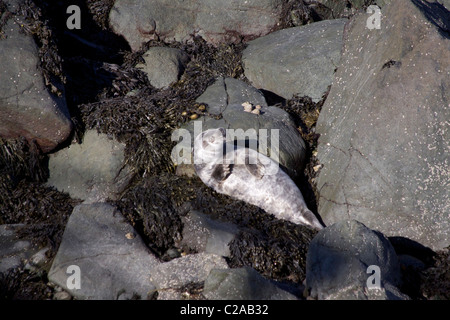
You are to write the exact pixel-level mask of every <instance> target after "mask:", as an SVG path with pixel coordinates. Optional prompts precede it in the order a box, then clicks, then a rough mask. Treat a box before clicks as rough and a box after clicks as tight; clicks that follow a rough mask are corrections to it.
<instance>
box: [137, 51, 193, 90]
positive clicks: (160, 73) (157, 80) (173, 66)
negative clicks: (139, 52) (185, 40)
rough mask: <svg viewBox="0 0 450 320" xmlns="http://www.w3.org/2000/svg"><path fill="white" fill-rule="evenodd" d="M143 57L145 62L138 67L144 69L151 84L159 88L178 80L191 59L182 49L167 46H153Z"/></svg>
mask: <svg viewBox="0 0 450 320" xmlns="http://www.w3.org/2000/svg"><path fill="white" fill-rule="evenodd" d="M143 58H144V60H145V64H138V65H136V68H138V69H142V71H144V72H145V73H146V74H147V77H148V80H149V81H150V84H151V85H152V86H154V87H155V88H157V89H161V88H167V87H169V86H170V85H171V84H172V83H174V82H176V81H178V80H179V79H180V76H181V74H182V73H183V72H184V69H185V67H186V64H187V63H188V61H189V56H188V55H187V54H186V53H185V52H183V51H182V50H180V49H176V48H166V47H152V48H150V49H149V50H148V51H147V52H146V53H144V55H143Z"/></svg>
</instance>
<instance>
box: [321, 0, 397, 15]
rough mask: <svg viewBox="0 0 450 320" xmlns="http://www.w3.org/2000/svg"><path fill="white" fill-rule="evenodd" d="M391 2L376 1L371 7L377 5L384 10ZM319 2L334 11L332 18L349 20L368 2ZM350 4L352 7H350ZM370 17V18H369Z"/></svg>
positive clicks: (350, 0) (357, 0) (325, 0)
mask: <svg viewBox="0 0 450 320" xmlns="http://www.w3.org/2000/svg"><path fill="white" fill-rule="evenodd" d="M389 1H390V0H376V1H371V2H372V4H371V5H377V6H378V7H380V8H382V7H383V6H385V5H386V4H387V3H389ZM318 2H320V3H322V4H323V5H325V6H326V7H328V8H329V9H330V10H331V11H332V17H334V18H344V17H345V18H347V17H349V16H351V15H352V14H355V12H356V11H357V10H360V9H362V8H364V7H365V6H366V3H367V2H368V1H365V0H349V1H340V0H318ZM348 4H350V7H349V6H348ZM368 17H369V16H368Z"/></svg>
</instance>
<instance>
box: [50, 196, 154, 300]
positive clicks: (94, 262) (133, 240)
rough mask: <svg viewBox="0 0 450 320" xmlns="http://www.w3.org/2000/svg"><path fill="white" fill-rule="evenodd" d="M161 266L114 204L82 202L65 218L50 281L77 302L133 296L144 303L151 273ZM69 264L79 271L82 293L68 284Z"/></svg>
mask: <svg viewBox="0 0 450 320" xmlns="http://www.w3.org/2000/svg"><path fill="white" fill-rule="evenodd" d="M127 235H132V237H130V236H127ZM159 263H160V262H159V261H158V260H157V259H156V258H155V257H154V256H153V255H152V254H151V253H150V252H149V250H148V249H147V247H146V246H145V244H144V243H143V241H142V239H141V238H140V237H139V235H137V234H136V232H135V231H134V229H133V228H132V227H131V225H129V224H128V223H126V222H125V221H124V218H123V217H122V216H121V214H120V213H119V212H118V211H117V210H116V209H115V208H114V207H113V206H111V205H109V204H106V203H94V204H89V205H88V204H80V205H78V206H76V207H75V208H74V210H73V212H72V215H71V216H70V218H69V221H68V223H67V225H66V229H65V231H64V234H63V239H62V241H61V244H60V247H59V249H58V252H57V254H56V256H55V259H54V261H53V264H52V266H51V269H50V271H49V273H48V277H49V280H50V281H51V282H53V283H55V284H57V285H59V286H60V287H62V288H63V289H64V290H65V291H67V292H69V293H70V294H71V295H72V296H74V297H76V298H78V299H93V300H103V299H106V300H111V299H119V298H131V297H132V296H133V294H137V295H139V296H140V297H141V298H142V299H146V298H147V294H148V293H150V292H152V291H153V290H154V289H155V287H154V285H153V284H152V283H151V282H150V280H149V271H150V270H151V269H152V268H153V267H154V266H157V265H158V264H159ZM71 265H75V266H78V267H79V268H80V280H81V282H80V289H76V288H74V289H70V288H68V286H67V281H68V278H69V276H71V273H70V272H69V273H67V268H68V267H69V266H71Z"/></svg>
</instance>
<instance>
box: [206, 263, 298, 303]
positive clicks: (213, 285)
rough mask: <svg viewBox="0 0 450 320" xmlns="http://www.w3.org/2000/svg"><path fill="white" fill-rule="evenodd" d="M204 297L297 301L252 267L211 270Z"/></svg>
mask: <svg viewBox="0 0 450 320" xmlns="http://www.w3.org/2000/svg"><path fill="white" fill-rule="evenodd" d="M203 295H204V296H205V297H206V298H207V299H209V300H297V297H296V296H294V295H293V294H291V293H289V292H287V291H285V290H283V289H281V288H279V287H278V286H276V285H275V284H274V283H273V282H271V281H269V280H267V279H265V278H264V277H263V276H261V275H260V274H259V273H258V272H256V270H254V269H253V268H250V267H243V268H236V269H226V270H223V269H213V270H211V273H210V274H209V276H208V278H207V279H206V281H205V286H204V290H203Z"/></svg>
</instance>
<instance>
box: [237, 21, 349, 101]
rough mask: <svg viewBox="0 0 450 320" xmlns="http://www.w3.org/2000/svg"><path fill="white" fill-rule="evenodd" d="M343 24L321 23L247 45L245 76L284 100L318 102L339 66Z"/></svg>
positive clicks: (268, 36) (286, 31) (278, 32)
mask: <svg viewBox="0 0 450 320" xmlns="http://www.w3.org/2000/svg"><path fill="white" fill-rule="evenodd" d="M346 21H347V20H346V19H337V20H324V21H320V22H315V23H312V24H309V25H305V26H301V27H295V28H288V29H283V30H279V31H276V32H273V33H271V34H269V35H267V36H264V37H261V38H258V39H255V40H253V41H250V42H249V43H248V47H247V48H246V49H245V50H244V51H243V53H242V62H243V65H244V70H245V76H246V77H247V79H248V80H249V81H250V83H251V84H252V85H253V86H255V87H256V88H259V89H264V90H268V91H271V92H273V93H276V94H277V95H279V96H281V97H283V98H285V99H290V98H292V96H293V95H295V94H297V95H300V96H309V97H311V98H312V100H313V101H314V102H318V101H320V100H321V99H322V95H323V94H324V93H325V92H326V91H327V89H328V86H330V85H331V83H332V81H333V75H334V72H335V69H336V68H337V66H338V64H339V60H340V57H341V49H342V34H343V29H344V25H345V23H346Z"/></svg>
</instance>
